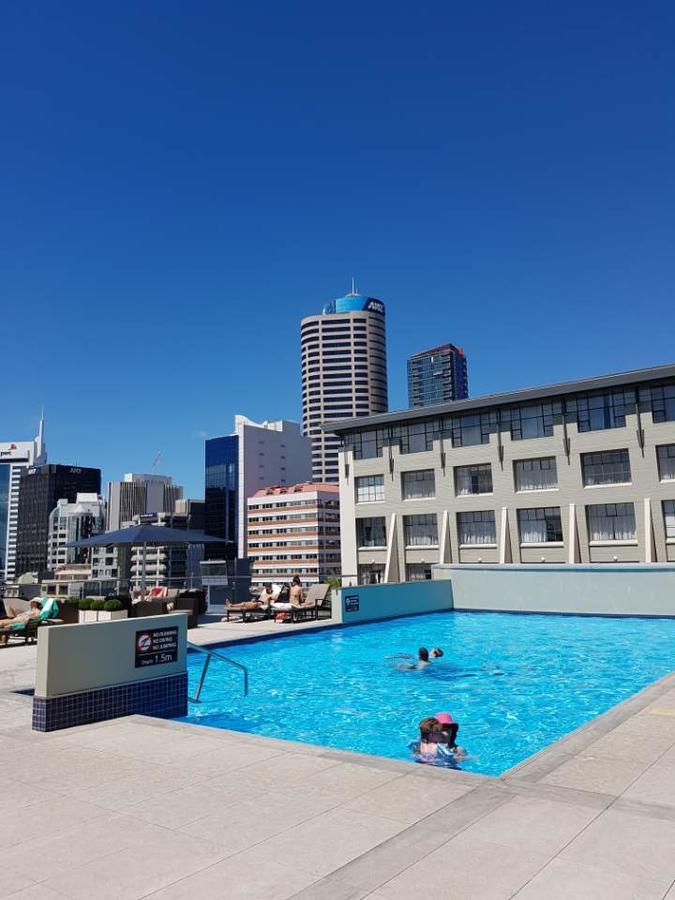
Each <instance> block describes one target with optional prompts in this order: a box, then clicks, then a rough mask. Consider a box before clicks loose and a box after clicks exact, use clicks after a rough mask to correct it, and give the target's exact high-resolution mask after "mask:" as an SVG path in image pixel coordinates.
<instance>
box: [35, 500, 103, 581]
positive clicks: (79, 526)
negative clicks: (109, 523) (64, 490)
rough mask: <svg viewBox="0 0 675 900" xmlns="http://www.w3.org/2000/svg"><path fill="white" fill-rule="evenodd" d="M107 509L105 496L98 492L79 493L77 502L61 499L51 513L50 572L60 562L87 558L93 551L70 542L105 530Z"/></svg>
mask: <svg viewBox="0 0 675 900" xmlns="http://www.w3.org/2000/svg"><path fill="white" fill-rule="evenodd" d="M105 511H106V510H105V500H103V499H102V498H101V497H99V496H98V494H78V495H77V496H76V498H75V502H74V503H69V502H68V500H66V499H59V500H58V501H57V503H56V507H55V508H54V509H53V510H52V511H51V513H50V514H49V537H48V540H47V568H48V569H49V571H50V572H55V571H56V569H58V568H59V567H60V566H65V565H70V564H73V563H75V564H80V563H86V562H87V560H88V558H89V552H90V551H89V550H87V549H85V548H82V547H71V546H69V544H72V543H73V542H74V541H81V540H84V539H85V538H88V537H91V536H92V535H94V534H100V532H102V531H105Z"/></svg>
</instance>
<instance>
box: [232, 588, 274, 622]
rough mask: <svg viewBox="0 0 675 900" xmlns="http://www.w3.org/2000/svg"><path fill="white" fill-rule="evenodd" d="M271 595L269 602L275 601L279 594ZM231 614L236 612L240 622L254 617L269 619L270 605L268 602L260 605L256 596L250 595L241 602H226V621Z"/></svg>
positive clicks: (250, 620)
mask: <svg viewBox="0 0 675 900" xmlns="http://www.w3.org/2000/svg"><path fill="white" fill-rule="evenodd" d="M271 596H272V600H271V602H272V603H275V602H276V600H277V598H278V596H279V595H278V594H277V595H275V594H274V593H273V594H272V595H271ZM232 614H238V615H239V616H240V619H241V621H242V622H252V621H253V620H254V619H269V617H270V616H271V614H272V607H271V604H270V603H265V604H264V605H263V606H261V605H260V601H259V599H258V597H255V596H251V599H250V600H244V601H243V603H228V604H227V605H226V607H225V621H226V622H229V621H230V616H231V615H232Z"/></svg>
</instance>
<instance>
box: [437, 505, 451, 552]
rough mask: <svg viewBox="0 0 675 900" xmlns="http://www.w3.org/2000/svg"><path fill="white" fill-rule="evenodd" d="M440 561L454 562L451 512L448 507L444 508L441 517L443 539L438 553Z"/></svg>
mask: <svg viewBox="0 0 675 900" xmlns="http://www.w3.org/2000/svg"><path fill="white" fill-rule="evenodd" d="M438 561H439V563H451V562H452V545H451V544H450V514H449V513H448V511H447V509H444V510H443V516H442V518H441V540H440V547H439V553H438Z"/></svg>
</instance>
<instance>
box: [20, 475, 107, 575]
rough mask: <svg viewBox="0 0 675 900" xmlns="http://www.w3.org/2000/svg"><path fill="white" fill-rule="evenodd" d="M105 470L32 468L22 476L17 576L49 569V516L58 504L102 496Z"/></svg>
mask: <svg viewBox="0 0 675 900" xmlns="http://www.w3.org/2000/svg"><path fill="white" fill-rule="evenodd" d="M100 490H101V470H100V469H85V468H82V467H81V466H62V465H43V466H31V467H30V468H27V469H24V470H23V471H22V473H21V484H20V486H19V517H18V529H17V540H16V574H17V575H22V574H23V573H24V572H38V573H40V574H42V573H44V572H45V571H46V569H47V542H48V538H49V514H50V513H51V511H52V510H53V509H54V508H55V507H56V504H57V501H58V500H62V499H65V500H67V501H69V502H70V503H74V502H75V500H76V498H77V495H78V494H97V495H98V494H99V492H100Z"/></svg>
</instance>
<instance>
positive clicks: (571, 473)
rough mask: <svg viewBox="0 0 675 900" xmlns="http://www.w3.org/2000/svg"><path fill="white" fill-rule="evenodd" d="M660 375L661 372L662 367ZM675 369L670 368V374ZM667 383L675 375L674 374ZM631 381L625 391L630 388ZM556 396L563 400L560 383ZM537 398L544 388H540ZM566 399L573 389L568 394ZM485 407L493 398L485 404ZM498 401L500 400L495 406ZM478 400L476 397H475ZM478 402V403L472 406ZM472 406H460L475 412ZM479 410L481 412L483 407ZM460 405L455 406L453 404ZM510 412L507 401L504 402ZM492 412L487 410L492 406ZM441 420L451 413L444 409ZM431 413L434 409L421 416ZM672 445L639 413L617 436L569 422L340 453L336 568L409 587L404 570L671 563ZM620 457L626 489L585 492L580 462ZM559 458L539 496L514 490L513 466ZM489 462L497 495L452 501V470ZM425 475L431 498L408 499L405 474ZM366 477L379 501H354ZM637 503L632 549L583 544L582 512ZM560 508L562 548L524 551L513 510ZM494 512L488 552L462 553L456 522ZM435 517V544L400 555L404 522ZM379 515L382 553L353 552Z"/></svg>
mask: <svg viewBox="0 0 675 900" xmlns="http://www.w3.org/2000/svg"><path fill="white" fill-rule="evenodd" d="M663 368H664V369H665V368H666V367H663ZM668 368H669V369H672V367H668ZM670 376H671V378H672V372H671V373H670ZM631 383H632V382H631V380H630V379H629V378H627V379H626V384H627V385H628V384H631ZM559 387H560V388H561V390H559V391H558V393H557V394H555V395H553V394H551V395H550V396H558V397H560V396H564V395H565V391H564V390H562V388H564V386H563V385H561V386H559ZM542 390H543V389H542ZM570 394H571V391H570ZM486 399H489V398H486ZM495 399H496V398H495ZM478 401H481V398H478ZM478 401H476V402H477V403H478ZM472 402H473V401H465V402H464V403H463V404H461V408H462V410H463V411H469V412H470V411H471V405H472ZM481 402H482V403H483V406H482V408H483V409H486V408H488V407H487V404H486V403H485V401H481ZM459 405H460V404H458V406H459ZM510 405H513V402H512V403H511V404H510ZM496 406H497V404H495V406H494V407H493V408H495V407H496ZM443 411H444V413H445V414H447V410H446V409H444V410H443ZM425 412H426V414H427V415H432V414H433V413H434V410H432V409H429V410H426V411H425ZM382 419H386V421H387V422H390V423H394V424H396V423H397V422H398V423H401V424H403V423H405V422H406V417H405V413H402V414H398V415H396V416H393V415H389V416H387V417H382ZM375 422H376V419H375V418H373V419H371V420H369V422H368V423H365V422H364V426H363V427H364V430H365V429H366V428H368V427H369V428H370V429H372V428H373V427H375V424H374V423H375ZM666 444H675V421H668V422H654V421H653V420H652V415H651V412H645V411H643V412H641V413H640V414H639V415H638V412H637V410H636V409H633V411H631V412H628V413H627V414H626V424H625V426H624V427H620V428H610V429H605V430H599V431H587V432H580V431H579V430H578V428H577V425H576V424H575V423H573V422H568V423H567V424H566V425H564V424H556V425H554V427H553V434H552V436H549V437H538V438H531V439H525V440H512V438H511V434H510V431H509V429H508V427H506V428H504V426H502V430H501V431H500V432H499V433H492V434H491V435H490V440H489V443H486V444H479V445H474V446H468V447H453V446H452V444H451V441H450V439H449V438H448V439H443V440H441V439H438V440H436V441H435V442H434V444H433V449H432V450H429V451H423V452H418V453H409V454H403V453H401V452H400V450H399V447H398V445H396V444H393V445H392V444H390V445H388V446H385V448H384V450H383V453H382V456H381V457H376V458H371V459H359V460H355V459H354V454H353V452H352V451H351V450H344V451H343V452H341V454H340V509H341V537H342V570H343V574H344V575H345V576H357V575H358V574H359V567H363V566H372V565H375V566H378V565H379V566H383V567H384V570H385V580H387V581H389V582H396V581H403V580H405V579H406V565H410V564H414V563H418V564H421V563H424V564H425V565H426V566H429V567H430V566H431V565H433V564H436V563H439V562H442V563H533V564H534V563H536V564H541V563H558V564H560V563H613V562H620V563H638V562H669V561H670V562H673V561H675V540H673V539H672V538H671V539H670V540H667V539H666V533H665V526H664V515H663V509H662V502H663V501H664V500H673V499H675V481H673V480H670V481H661V480H660V479H659V470H658V466H657V450H656V448H657V447H658V446H660V445H666ZM620 449H626V450H628V453H629V458H630V469H631V481H630V483H628V484H620V485H608V486H599V487H584V484H583V481H582V471H581V455H582V454H584V453H589V452H598V451H604V450H620ZM541 457H555V460H556V466H557V474H558V484H557V487H555V488H553V489H547V490H538V491H516V489H515V480H514V478H515V476H514V463H515V462H516V461H517V460H523V459H533V458H541ZM479 463H489V464H490V465H491V470H492V481H493V490H492V492H491V493H490V494H479V495H476V494H472V495H466V496H457V495H456V491H455V470H456V468H457V467H459V466H465V465H475V464H479ZM424 469H431V470H433V472H434V478H435V496H434V497H433V498H432V499H422V500H404V499H403V497H402V490H401V476H402V473H404V472H406V471H413V470H424ZM364 475H383V476H384V500H383V501H379V502H366V503H357V502H356V498H355V479H356V478H358V477H360V476H364ZM615 503H633V504H634V508H635V519H636V536H635V539H634V540H630V541H611V542H610V541H606V542H597V543H596V542H592V541H591V540H590V539H589V531H588V525H587V514H586V508H587V507H588V506H589V505H591V504H615ZM541 507H559V508H560V513H561V523H562V538H563V539H562V541H560V542H558V543H545V544H537V545H524V544H522V543H521V541H520V537H519V528H518V517H517V511H518V510H519V509H535V508H541ZM482 510H493V511H494V514H495V522H496V541H495V543H494V545H492V546H489V545H480V546H478V545H477V546H460V543H459V538H458V523H457V514H458V513H460V512H465V511H482ZM416 514H433V515H435V516H436V517H437V523H438V544H437V545H436V546H425V547H420V548H406V546H405V542H404V537H403V517H404V516H408V515H416ZM371 516H372V517H382V516H383V517H385V520H386V528H387V546H386V547H382V548H359V547H358V546H357V540H356V521H357V519H358V518H362V517H371Z"/></svg>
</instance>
